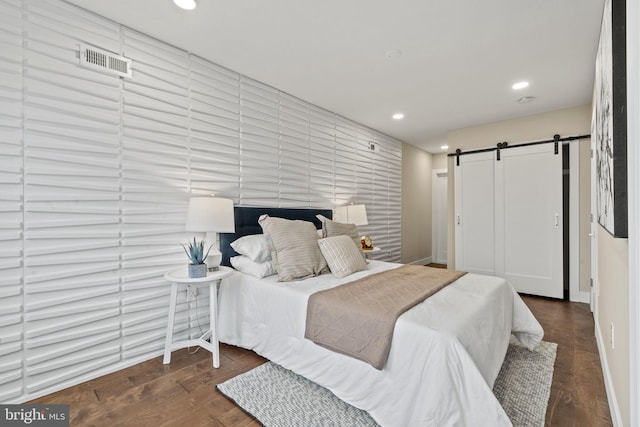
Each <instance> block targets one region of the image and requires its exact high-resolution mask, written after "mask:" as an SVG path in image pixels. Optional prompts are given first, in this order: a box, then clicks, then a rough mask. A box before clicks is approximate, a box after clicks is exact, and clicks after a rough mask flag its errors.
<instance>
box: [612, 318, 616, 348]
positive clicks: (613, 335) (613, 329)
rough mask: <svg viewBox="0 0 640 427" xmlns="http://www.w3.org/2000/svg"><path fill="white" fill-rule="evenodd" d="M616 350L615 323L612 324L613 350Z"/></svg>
mask: <svg viewBox="0 0 640 427" xmlns="http://www.w3.org/2000/svg"><path fill="white" fill-rule="evenodd" d="M615 348H616V341H615V328H614V327H613V322H611V350H613V349H615Z"/></svg>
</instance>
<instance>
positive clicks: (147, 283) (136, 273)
mask: <svg viewBox="0 0 640 427" xmlns="http://www.w3.org/2000/svg"><path fill="white" fill-rule="evenodd" d="M123 31H124V34H123V36H124V37H123V40H124V43H123V48H122V50H123V54H124V56H126V57H128V58H135V60H134V61H133V67H132V68H133V78H132V79H130V80H129V79H125V80H123V85H124V87H123V93H122V96H123V100H122V108H123V112H122V146H121V150H122V154H121V155H122V169H121V171H122V183H121V185H122V189H121V191H122V193H121V194H122V206H121V209H122V266H121V275H122V294H121V296H122V357H123V359H132V358H133V359H135V358H136V357H143V358H149V357H151V356H154V355H157V354H158V352H159V351H161V350H162V348H163V344H164V343H163V337H164V336H165V331H166V314H167V307H168V304H169V287H168V286H167V284H166V281H165V280H164V278H163V277H162V276H163V273H164V272H165V271H167V270H172V269H178V268H180V267H183V266H184V255H183V252H182V249H181V248H180V247H179V246H178V245H177V243H178V242H185V240H186V239H185V232H184V221H185V218H186V212H185V208H186V203H187V200H188V194H189V71H188V65H189V59H188V55H187V54H186V53H185V52H183V51H180V50H178V49H175V48H172V47H170V46H167V45H166V44H163V43H160V42H158V41H157V40H155V39H152V38H150V37H147V36H145V35H142V34H140V33H137V32H134V31H131V30H128V29H124V30H123ZM179 303H180V305H179V307H178V312H177V313H176V329H175V333H176V339H184V338H185V337H186V334H187V332H188V327H189V319H188V311H187V305H186V293H181V294H180V298H179Z"/></svg>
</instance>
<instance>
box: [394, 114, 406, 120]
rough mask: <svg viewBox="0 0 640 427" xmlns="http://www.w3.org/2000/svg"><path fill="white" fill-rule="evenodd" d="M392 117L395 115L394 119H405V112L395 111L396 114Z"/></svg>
mask: <svg viewBox="0 0 640 427" xmlns="http://www.w3.org/2000/svg"><path fill="white" fill-rule="evenodd" d="M391 117H393V119H394V120H402V119H404V114H402V113H395V114H394V115H393V116H391Z"/></svg>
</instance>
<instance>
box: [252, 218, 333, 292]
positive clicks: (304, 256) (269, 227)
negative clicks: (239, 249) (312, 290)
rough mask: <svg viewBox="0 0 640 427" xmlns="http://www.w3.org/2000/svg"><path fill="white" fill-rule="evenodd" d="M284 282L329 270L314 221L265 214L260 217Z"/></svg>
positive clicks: (274, 261) (276, 266) (272, 255)
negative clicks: (319, 245) (319, 243)
mask: <svg viewBox="0 0 640 427" xmlns="http://www.w3.org/2000/svg"><path fill="white" fill-rule="evenodd" d="M258 224H260V226H261V227H262V230H263V231H264V234H265V236H266V237H267V241H268V243H269V247H270V249H271V259H272V261H273V264H274V266H275V268H276V271H277V272H278V280H279V281H280V282H288V281H291V280H296V279H303V278H306V277H311V276H317V275H319V274H322V273H326V272H327V271H328V267H327V262H326V261H325V259H324V257H323V256H322V253H321V252H320V248H319V247H318V233H317V232H316V227H315V226H314V225H313V223H311V222H308V221H300V220H289V219H284V218H275V217H270V216H269V215H262V216H261V217H260V219H258Z"/></svg>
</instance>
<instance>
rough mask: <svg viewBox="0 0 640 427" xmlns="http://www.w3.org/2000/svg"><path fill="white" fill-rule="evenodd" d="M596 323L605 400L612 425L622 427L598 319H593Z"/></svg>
mask: <svg viewBox="0 0 640 427" xmlns="http://www.w3.org/2000/svg"><path fill="white" fill-rule="evenodd" d="M595 324H596V328H595V329H596V330H595V332H596V343H597V344H598V353H600V364H601V365H602V375H603V376H604V388H605V389H606V391H607V400H608V401H609V411H610V412H611V421H612V422H613V427H624V426H623V424H622V419H621V418H620V408H618V400H617V399H616V392H615V390H614V388H613V380H612V379H611V372H610V371H609V363H608V362H607V352H606V351H605V349H606V346H605V344H604V340H603V339H602V333H601V331H600V326H599V325H598V319H595Z"/></svg>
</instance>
